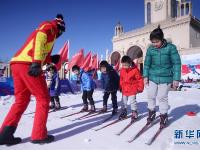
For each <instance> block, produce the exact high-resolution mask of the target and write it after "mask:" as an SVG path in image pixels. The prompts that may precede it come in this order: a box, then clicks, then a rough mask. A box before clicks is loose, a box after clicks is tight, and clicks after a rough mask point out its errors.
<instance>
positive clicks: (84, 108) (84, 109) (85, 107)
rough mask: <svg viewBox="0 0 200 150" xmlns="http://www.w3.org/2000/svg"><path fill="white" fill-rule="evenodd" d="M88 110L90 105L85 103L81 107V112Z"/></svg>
mask: <svg viewBox="0 0 200 150" xmlns="http://www.w3.org/2000/svg"><path fill="white" fill-rule="evenodd" d="M87 111H88V105H87V104H84V106H83V108H82V109H81V112H87Z"/></svg>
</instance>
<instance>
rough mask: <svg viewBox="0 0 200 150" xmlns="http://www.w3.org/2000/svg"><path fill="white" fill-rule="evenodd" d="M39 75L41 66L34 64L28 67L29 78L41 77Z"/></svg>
mask: <svg viewBox="0 0 200 150" xmlns="http://www.w3.org/2000/svg"><path fill="white" fill-rule="evenodd" d="M41 73H42V68H41V64H39V63H36V62H34V63H32V64H31V65H30V68H29V71H28V74H29V75H30V76H33V77H38V76H39V75H41Z"/></svg>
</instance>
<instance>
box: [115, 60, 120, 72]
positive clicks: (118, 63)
mask: <svg viewBox="0 0 200 150" xmlns="http://www.w3.org/2000/svg"><path fill="white" fill-rule="evenodd" d="M119 65H120V61H118V62H117V63H116V64H115V66H114V69H115V70H116V71H119Z"/></svg>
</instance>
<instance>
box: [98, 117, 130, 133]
mask: <svg viewBox="0 0 200 150" xmlns="http://www.w3.org/2000/svg"><path fill="white" fill-rule="evenodd" d="M128 118H129V117H126V118H124V119H117V120H114V121H113V122H111V123H109V124H107V125H105V126H103V127H100V128H98V129H95V130H94V131H99V130H102V129H104V128H106V127H109V126H111V125H113V124H116V123H118V122H120V121H122V120H125V119H128Z"/></svg>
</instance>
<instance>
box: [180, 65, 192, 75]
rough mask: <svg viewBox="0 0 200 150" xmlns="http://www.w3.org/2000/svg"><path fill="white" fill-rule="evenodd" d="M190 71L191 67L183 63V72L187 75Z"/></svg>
mask: <svg viewBox="0 0 200 150" xmlns="http://www.w3.org/2000/svg"><path fill="white" fill-rule="evenodd" d="M188 73H190V69H189V67H188V66H187V65H182V74H183V75H186V74H188Z"/></svg>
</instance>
